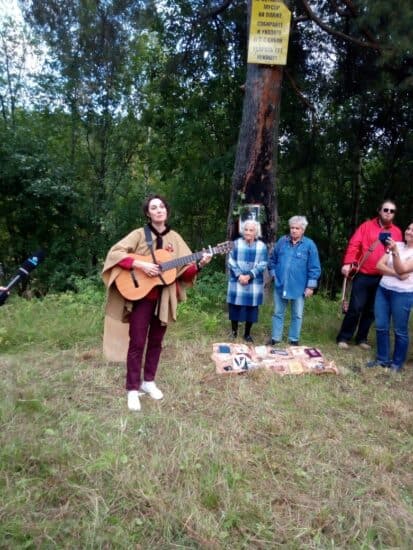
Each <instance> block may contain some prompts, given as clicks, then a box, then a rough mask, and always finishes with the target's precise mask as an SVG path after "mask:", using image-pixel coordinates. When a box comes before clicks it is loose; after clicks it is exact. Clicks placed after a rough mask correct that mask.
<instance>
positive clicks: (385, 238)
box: [379, 231, 391, 245]
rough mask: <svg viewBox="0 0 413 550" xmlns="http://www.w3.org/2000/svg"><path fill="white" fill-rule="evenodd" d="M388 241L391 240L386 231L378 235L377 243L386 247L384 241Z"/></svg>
mask: <svg viewBox="0 0 413 550" xmlns="http://www.w3.org/2000/svg"><path fill="white" fill-rule="evenodd" d="M389 239H391V233H389V232H388V231H382V232H381V233H380V234H379V241H380V242H381V243H382V244H384V245H386V241H388V240H389Z"/></svg>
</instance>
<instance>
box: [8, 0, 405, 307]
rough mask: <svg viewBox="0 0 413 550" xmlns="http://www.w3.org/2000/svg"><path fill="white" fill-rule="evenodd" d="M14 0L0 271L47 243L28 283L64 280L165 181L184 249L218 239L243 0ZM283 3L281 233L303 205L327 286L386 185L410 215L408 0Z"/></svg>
mask: <svg viewBox="0 0 413 550" xmlns="http://www.w3.org/2000/svg"><path fill="white" fill-rule="evenodd" d="M20 5H21V7H22V9H23V13H24V16H25V22H26V23H25V25H20V24H18V23H16V24H12V22H10V21H6V20H3V19H1V22H0V35H1V43H0V48H1V54H2V55H1V56H0V97H1V106H2V110H1V118H0V250H1V257H0V261H1V263H2V264H3V265H4V268H5V274H6V277H7V276H8V275H10V274H11V273H12V272H13V270H14V269H15V268H16V267H17V265H18V264H19V263H20V262H21V261H22V260H23V259H24V258H25V257H26V256H27V254H28V253H29V252H30V251H33V250H36V249H38V248H40V247H43V248H45V249H46V251H47V261H46V262H45V263H44V265H43V266H42V268H41V269H40V270H39V271H38V273H37V274H36V276H35V277H32V278H31V279H30V281H29V286H31V290H32V292H34V293H35V294H36V295H44V294H45V293H47V292H48V291H61V290H73V289H74V286H73V278H75V277H85V276H91V277H95V276H96V273H97V272H98V271H100V268H101V265H102V261H103V258H104V257H105V254H106V251H107V250H108V248H109V247H110V245H111V244H112V243H113V242H115V241H116V240H118V239H119V238H120V237H122V236H123V235H125V234H126V233H128V232H129V231H130V230H132V229H133V228H134V227H137V226H139V225H140V224H141V223H142V221H143V217H142V214H141V211H140V204H141V202H142V200H143V198H144V197H145V196H146V195H147V194H148V193H149V192H152V191H158V192H162V193H164V194H166V195H167V196H168V198H169V199H170V202H171V204H172V219H171V222H172V225H173V226H174V227H175V228H176V229H177V230H178V231H180V233H182V235H183V236H184V237H185V239H186V240H187V241H188V242H189V244H190V245H191V247H192V248H193V249H194V250H198V249H200V248H201V247H203V246H206V245H208V244H215V243H216V242H220V241H222V240H224V238H225V234H226V233H227V222H228V203H229V198H230V194H231V193H230V187H231V180H232V172H233V166H234V157H235V150H236V147H237V139H238V132H239V121H240V119H241V111H242V107H243V105H242V104H243V100H244V94H243V88H244V84H245V82H244V81H245V73H246V65H245V59H246V46H247V32H248V29H247V17H246V15H247V14H246V4H245V2H243V1H240V0H236V1H235V2H229V3H224V4H223V5H222V6H218V5H217V4H216V3H211V2H209V3H208V2H207V3H205V2H201V1H198V0H197V1H194V2H186V1H181V0H168V1H167V2H166V3H164V4H163V5H162V8H163V9H162V10H161V9H157V7H156V6H155V5H154V4H153V3H136V2H133V1H132V0H127V1H124V0H110V1H108V2H104V3H97V4H91V3H88V2H80V1H78V0H73V1H69V2H63V1H60V0H59V1H58V2H55V3H53V4H51V3H47V2H46V3H45V2H42V1H40V0H35V1H33V2H23V3H20ZM288 6H289V7H290V9H291V10H292V12H293V16H294V17H296V18H297V24H296V25H293V27H292V32H291V36H290V44H289V53H288V66H287V67H286V69H287V71H286V72H285V78H284V83H283V87H284V89H285V92H284V93H283V97H282V108H281V119H280V128H279V135H280V151H279V152H280V154H279V160H278V167H277V181H276V182H275V185H276V191H277V202H278V211H279V220H278V234H279V235H280V234H282V233H284V231H285V230H286V226H287V223H286V222H287V220H288V218H289V217H290V216H291V215H294V214H305V215H307V216H308V218H309V221H310V225H309V228H308V235H309V236H311V237H313V238H314V239H315V240H316V242H317V244H318V246H319V250H320V254H321V259H322V264H323V279H322V286H323V288H324V289H325V290H326V291H327V292H328V295H329V296H331V297H334V296H335V295H336V293H337V291H338V287H339V285H340V282H341V275H340V272H339V265H340V257H341V254H342V251H343V249H344V247H345V245H346V242H347V239H348V236H349V235H350V234H351V232H352V230H353V229H354V228H355V226H356V225H358V223H360V222H361V221H363V220H364V219H366V218H368V217H371V216H372V215H373V214H374V212H375V207H376V205H377V203H378V202H380V201H381V199H382V198H384V197H385V196H390V197H392V198H394V199H395V200H396V201H397V203H398V219H397V221H398V223H399V224H400V225H402V226H405V225H406V224H407V223H408V222H410V216H411V212H410V210H411V209H410V205H411V195H412V193H413V188H412V185H413V184H412V183H411V181H412V179H411V166H412V162H413V139H412V128H413V120H412V117H413V115H412V113H413V109H412V99H413V97H412V93H411V79H412V58H411V52H410V46H409V43H410V35H409V32H408V29H410V28H411V27H412V21H413V10H412V8H411V6H410V4H409V3H408V2H407V0H403V2H401V3H400V5H399V6H398V9H397V10H394V9H393V8H392V7H389V4H388V3H385V2H378V1H377V0H376V1H374V2H373V1H372V0H369V1H367V2H364V4H363V6H362V8H361V7H359V9H356V8H354V9H353V8H352V7H351V6H347V8H346V9H340V7H338V6H336V5H335V4H334V3H331V2H327V1H326V0H318V1H317V2H313V3H309V6H310V8H312V9H314V10H315V11H316V13H317V14H318V16H319V17H320V19H321V20H322V21H323V22H324V23H325V25H326V26H327V27H330V28H331V29H332V30H333V31H334V32H335V34H334V33H328V32H326V31H325V30H322V29H320V27H319V26H318V25H316V24H313V23H312V22H311V21H309V20H308V18H306V16H308V12H307V11H306V10H305V6H304V5H303V4H302V2H295V1H290V2H288ZM224 8H225V9H224ZM400 13H402V14H403V15H402V16H400ZM336 31H338V32H339V33H343V34H348V35H350V36H351V37H352V39H353V42H350V41H348V40H344V39H342V38H341V37H340V36H339V35H338V34H337V32H336ZM354 40H358V41H361V42H364V43H366V44H367V43H369V44H370V43H372V42H374V43H377V48H371V47H360V46H358V45H357V44H356V43H355V42H354ZM21 44H24V45H25V47H24V48H22V47H20V45H21ZM39 52H43V53H42V54H41V55H40V53H39ZM34 58H36V59H37V60H38V65H37V66H36V67H35V68H34V69H33V59H34ZM29 62H30V64H31V69H33V70H31V71H30V73H29V71H28V65H29ZM297 92H298V93H297ZM239 198H240V201H239V202H240V205H239V206H240V208H242V201H243V197H242V193H241V194H240V197H239ZM236 212H239V209H238V210H237V209H236ZM230 214H231V215H233V214H234V213H230Z"/></svg>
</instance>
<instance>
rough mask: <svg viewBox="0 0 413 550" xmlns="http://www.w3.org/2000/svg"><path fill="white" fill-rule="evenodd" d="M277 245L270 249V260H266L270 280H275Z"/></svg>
mask: <svg viewBox="0 0 413 550" xmlns="http://www.w3.org/2000/svg"><path fill="white" fill-rule="evenodd" d="M279 242H280V241H278V243H279ZM278 243H276V244H275V245H274V248H273V249H272V252H271V254H270V259H269V260H268V272H269V274H270V277H271V279H274V280H275V267H276V265H277V262H278Z"/></svg>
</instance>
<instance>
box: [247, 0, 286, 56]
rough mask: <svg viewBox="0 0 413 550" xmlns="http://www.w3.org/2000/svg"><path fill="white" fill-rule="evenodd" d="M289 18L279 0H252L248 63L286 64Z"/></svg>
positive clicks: (284, 6)
mask: <svg viewBox="0 0 413 550" xmlns="http://www.w3.org/2000/svg"><path fill="white" fill-rule="evenodd" d="M290 20H291V12H290V10H289V9H288V8H287V6H286V5H285V4H284V3H283V2H281V1H280V0H252V11H251V24H250V33H249V40H248V60H247V61H248V63H259V64H264V65H286V63H287V51H288V38H289V35H290Z"/></svg>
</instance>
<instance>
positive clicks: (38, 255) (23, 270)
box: [0, 250, 44, 306]
mask: <svg viewBox="0 0 413 550" xmlns="http://www.w3.org/2000/svg"><path fill="white" fill-rule="evenodd" d="M43 260H44V252H43V250H38V251H37V252H35V253H34V254H32V255H31V256H29V257H28V258H27V260H25V261H24V262H23V263H22V265H21V266H20V267H19V269H18V271H17V273H16V275H15V276H14V277H13V279H12V280H11V281H10V282H9V284H8V285H7V286H6V287H5V289H4V290H0V306H2V305H3V304H4V302H5V301H6V300H7V298H8V296H9V292H10V290H11V289H12V288H13V287H14V286H15V285H16V284H17V283H18V282H19V281H24V279H26V278H27V277H28V276H29V274H30V273H31V272H32V271H33V269H34V268H36V267H37V266H38V265H39V264H40V263H41V262H42V261H43Z"/></svg>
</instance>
